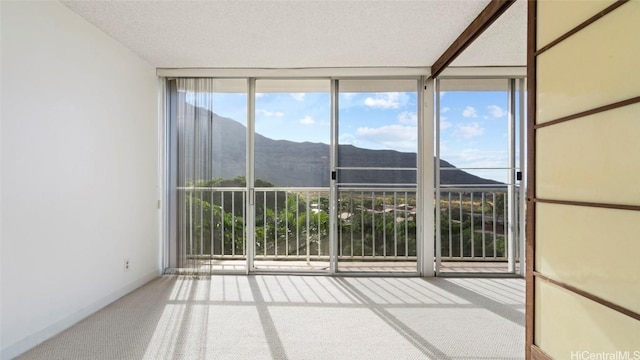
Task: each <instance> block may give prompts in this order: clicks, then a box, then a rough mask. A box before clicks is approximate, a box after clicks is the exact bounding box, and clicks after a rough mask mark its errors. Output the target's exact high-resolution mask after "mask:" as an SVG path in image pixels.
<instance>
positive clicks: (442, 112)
mask: <svg viewBox="0 0 640 360" xmlns="http://www.w3.org/2000/svg"><path fill="white" fill-rule="evenodd" d="M450 110H451V108H449V107H447V106H445V107H443V108H442V109H440V113H441V114H446V113H448V112H449V111H450Z"/></svg>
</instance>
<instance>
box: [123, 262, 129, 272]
mask: <svg viewBox="0 0 640 360" xmlns="http://www.w3.org/2000/svg"><path fill="white" fill-rule="evenodd" d="M124 271H129V259H124Z"/></svg>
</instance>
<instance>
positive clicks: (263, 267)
mask: <svg viewBox="0 0 640 360" xmlns="http://www.w3.org/2000/svg"><path fill="white" fill-rule="evenodd" d="M254 265H255V267H256V269H257V270H259V271H279V272H295V271H328V269H329V262H327V261H310V262H306V261H290V260H287V261H274V260H256V261H255V264H254ZM416 267H417V265H416V262H415V261H358V262H351V261H341V262H339V263H338V269H339V271H341V272H345V273H350V272H384V273H388V272H391V273H415V272H416V271H417V268H416ZM519 267H520V265H519V263H516V269H519ZM245 269H246V261H245V260H212V261H209V260H203V261H198V263H197V265H196V266H194V267H192V268H190V269H182V270H181V273H191V272H193V271H197V272H200V273H216V272H225V271H234V272H244V271H245ZM440 271H441V272H443V273H474V274H506V273H507V263H506V262H489V261H443V262H442V266H441V269H440Z"/></svg>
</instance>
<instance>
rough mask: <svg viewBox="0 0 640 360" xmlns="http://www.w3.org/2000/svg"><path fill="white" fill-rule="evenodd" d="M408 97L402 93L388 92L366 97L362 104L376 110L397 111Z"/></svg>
mask: <svg viewBox="0 0 640 360" xmlns="http://www.w3.org/2000/svg"><path fill="white" fill-rule="evenodd" d="M407 101H408V96H407V95H406V94H404V93H402V94H401V93H398V92H389V93H380V94H376V95H375V97H368V98H366V99H365V100H364V104H365V105H367V106H370V107H372V108H377V109H397V108H399V107H400V105H404V104H406V103H407Z"/></svg>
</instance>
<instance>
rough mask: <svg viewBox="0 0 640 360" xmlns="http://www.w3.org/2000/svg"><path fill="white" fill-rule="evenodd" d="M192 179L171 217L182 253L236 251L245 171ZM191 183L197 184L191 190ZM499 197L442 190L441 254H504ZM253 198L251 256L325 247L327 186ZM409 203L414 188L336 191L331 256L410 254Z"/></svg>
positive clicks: (412, 216)
mask: <svg viewBox="0 0 640 360" xmlns="http://www.w3.org/2000/svg"><path fill="white" fill-rule="evenodd" d="M193 185H194V190H185V191H184V192H182V193H180V195H181V198H182V200H180V201H181V202H182V204H183V208H182V209H179V213H181V214H183V216H182V217H180V220H179V221H180V224H179V227H178V228H179V229H180V231H179V234H178V235H179V236H180V237H182V239H184V240H185V241H184V243H185V244H186V246H187V248H186V249H185V250H186V251H187V254H190V255H203V256H207V257H208V256H209V255H213V256H214V257H216V256H218V257H219V256H223V255H224V256H229V255H236V256H239V257H242V256H243V255H244V254H246V249H245V246H246V245H245V244H246V238H247V236H246V234H245V225H246V224H245V223H246V221H245V219H246V218H247V214H246V213H245V211H246V208H245V202H246V193H245V191H242V190H240V188H244V187H246V179H245V178H244V177H236V178H233V179H221V178H218V179H211V180H207V181H199V182H197V183H194V184H193ZM256 187H260V188H273V187H274V185H273V184H271V183H269V182H267V181H264V180H260V179H258V180H257V181H256ZM198 188H200V189H201V190H196V189H198ZM211 188H217V190H211ZM220 188H237V189H238V190H235V189H231V190H228V191H223V190H221V189H220ZM472 199H473V201H472ZM504 200H505V199H504V194H497V195H496V196H495V197H491V198H488V199H485V203H484V209H482V201H481V197H480V196H479V194H478V193H476V194H475V196H474V197H473V198H472V197H471V196H470V194H464V196H462V197H455V199H454V198H452V199H451V200H449V199H448V198H445V197H444V196H443V199H442V200H441V203H440V208H441V218H440V224H441V245H442V256H443V257H449V256H451V257H460V256H464V257H470V256H472V255H473V256H475V257H482V256H483V254H484V255H486V256H488V257H492V256H494V253H495V255H496V256H498V257H503V256H505V236H504ZM255 204H256V213H255V237H256V249H255V253H256V255H257V256H266V257H271V258H273V257H280V258H284V257H285V256H286V257H289V258H290V259H294V258H298V259H306V256H307V255H309V256H310V257H312V258H313V257H317V256H328V255H329V197H328V192H317V191H315V192H306V191H302V192H300V191H285V190H277V191H276V190H275V189H274V190H267V191H258V190H257V191H256V194H255ZM494 206H496V209H495V212H494V208H493V207H494ZM415 208H416V200H415V194H414V193H404V192H402V193H398V194H396V195H394V194H393V192H385V193H382V192H374V193H372V192H360V191H354V192H343V193H341V195H340V199H339V201H338V219H339V221H338V243H339V249H338V252H339V256H342V257H343V259H345V260H346V258H347V257H351V256H353V257H355V258H358V257H360V259H362V257H363V256H365V257H367V260H372V259H373V258H374V257H375V258H378V259H380V260H389V259H388V257H395V256H397V257H399V258H402V257H405V256H412V257H413V256H416V255H417V246H416V239H417V231H416V213H415ZM449 208H450V210H449ZM472 208H473V213H474V216H473V217H472V216H471V210H472ZM483 210H484V214H485V216H484V220H485V221H484V225H483V222H482V215H481V212H482V211H483ZM494 214H495V218H494ZM494 227H495V229H494ZM494 235H495V239H494ZM494 240H495V241H494ZM483 244H484V246H483ZM307 247H308V248H307ZM472 249H473V251H472ZM385 257H387V258H386V259H385Z"/></svg>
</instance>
